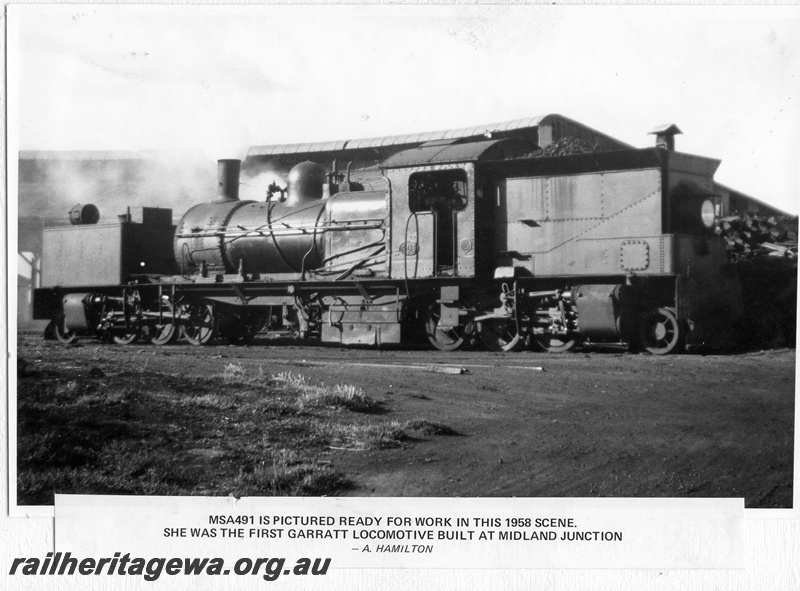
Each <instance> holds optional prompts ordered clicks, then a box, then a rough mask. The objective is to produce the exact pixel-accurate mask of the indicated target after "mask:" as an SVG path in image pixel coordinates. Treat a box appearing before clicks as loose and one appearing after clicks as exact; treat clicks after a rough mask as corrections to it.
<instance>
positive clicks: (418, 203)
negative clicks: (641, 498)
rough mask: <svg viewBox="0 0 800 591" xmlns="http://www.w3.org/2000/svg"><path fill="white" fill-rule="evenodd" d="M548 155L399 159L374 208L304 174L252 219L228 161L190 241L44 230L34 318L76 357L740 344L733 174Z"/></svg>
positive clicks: (156, 232)
mask: <svg viewBox="0 0 800 591" xmlns="http://www.w3.org/2000/svg"><path fill="white" fill-rule="evenodd" d="M533 148H535V146H532V145H530V144H529V143H526V142H524V141H521V140H513V139H495V140H491V139H489V140H482V141H460V140H446V141H445V140H440V141H433V142H428V143H426V144H423V145H421V146H419V147H416V148H411V149H407V150H403V151H400V152H398V153H396V154H394V155H392V156H390V157H389V158H387V159H386V160H384V161H383V162H382V163H381V164H380V165H379V167H378V168H379V170H380V173H381V176H382V179H383V182H384V186H383V187H378V188H377V189H375V188H371V189H373V190H363V188H361V187H359V186H358V185H357V183H355V182H351V179H350V175H349V170H348V174H347V175H346V176H345V174H343V173H341V172H340V171H339V170H337V167H336V164H335V163H334V164H333V165H331V167H330V169H324V168H323V167H322V166H321V165H319V164H312V163H302V164H300V165H298V166H296V167H295V168H294V169H293V170H292V173H290V175H289V183H288V186H287V188H286V189H285V190H284V189H281V188H278V187H275V189H274V191H273V194H272V195H268V197H267V200H266V201H265V202H250V201H239V199H238V182H239V180H238V179H239V163H238V161H229V160H223V161H220V163H219V172H220V174H219V179H220V182H219V196H218V199H217V200H216V201H214V202H213V203H205V204H201V205H198V206H195V207H194V208H192V209H190V210H189V211H188V212H187V213H186V214H185V215H184V217H183V219H182V220H181V222H180V223H179V224H178V226H177V228H176V227H174V226H172V225H171V224H170V223H165V219H166V216H165V215H164V214H163V212H165V211H169V210H152V209H150V208H144V209H143V211H142V212H141V215H139V216H138V218H137V219H134V218H135V217H136V216H132V215H131V214H130V212H129V213H128V214H127V216H123V218H122V219H121V220H120V222H119V223H118V224H98V225H93V224H87V225H81V224H79V225H76V226H74V227H72V228H68V229H66V230H65V229H63V228H61V229H52V230H50V231H48V230H46V231H45V244H46V246H45V254H44V261H43V265H44V269H45V276H44V281H43V283H44V285H45V287H43V288H40V289H37V290H35V292H34V317H35V318H39V319H49V320H51V321H52V322H51V327H50V328H51V331H52V332H53V333H54V334H55V336H56V337H57V338H59V339H60V340H61V341H62V342H65V343H71V342H74V341H75V340H76V339H77V338H78V337H81V336H94V337H100V338H104V339H106V340H110V341H113V342H115V343H118V344H130V343H133V342H136V341H139V340H148V341H150V342H152V343H154V344H156V345H164V344H168V343H172V342H175V341H176V340H177V339H178V338H180V337H184V338H185V339H186V341H188V342H189V343H190V344H193V345H205V344H208V343H211V342H212V341H213V340H214V339H215V338H216V337H217V336H222V337H224V338H225V339H226V340H227V341H228V342H229V343H232V344H243V343H247V342H249V341H250V340H251V339H252V338H253V337H254V336H255V335H256V334H258V333H259V332H262V331H267V332H269V331H275V330H279V331H287V330H289V331H291V332H292V333H293V334H295V335H299V336H304V337H316V338H318V339H320V340H321V341H322V342H326V343H340V344H345V345H373V346H382V345H386V344H403V343H408V342H410V341H412V340H415V339H417V338H422V339H427V341H428V342H430V343H431V344H432V345H433V346H434V347H436V348H438V349H440V350H443V351H453V350H457V349H459V348H461V347H462V346H465V345H469V344H475V343H481V344H482V345H483V346H484V347H486V348H488V349H490V350H503V351H510V350H514V349H517V348H519V347H521V346H523V345H526V344H527V345H533V344H536V345H538V346H540V347H541V348H542V349H544V350H545V351H549V352H554V353H556V352H564V351H568V350H571V349H573V348H574V347H575V346H576V345H578V344H579V343H581V342H591V343H616V344H625V345H627V346H628V347H629V348H631V349H644V350H646V351H649V352H651V353H654V354H666V353H672V352H677V351H680V350H681V349H682V348H683V347H684V346H687V345H688V346H691V347H716V348H718V347H721V346H725V345H726V344H730V343H731V342H732V341H733V339H734V335H733V329H734V326H735V323H736V321H737V319H738V316H739V315H740V314H741V291H740V287H739V284H738V280H737V278H736V276H735V273H734V272H733V271H732V270H731V269H730V268H729V267H728V266H727V265H726V257H725V245H724V243H723V242H722V240H721V239H720V238H718V237H717V236H715V235H714V233H713V228H714V219H715V217H716V215H717V214H718V213H719V211H718V207H719V206H718V199H717V196H716V195H715V191H714V187H715V185H714V182H713V174H714V172H715V171H716V168H717V167H718V165H719V161H717V160H713V159H709V158H704V157H700V156H693V155H688V154H682V153H678V152H675V151H674V150H672V149H668V148H665V147H656V148H650V149H642V150H635V149H630V150H615V151H608V152H597V153H591V154H582V155H573V156H561V157H550V158H533V157H531V156H530V152H531V151H532V149H533ZM278 193H280V196H278ZM148 215H149V217H150V220H149V221H148ZM168 215H169V216H171V214H168ZM65 232H68V234H69V236H68V238H67V239H64V238H63V235H64V233H65ZM109 233H110V235H111V237H112V238H111V239H110V240H109V238H108V236H109ZM101 235H102V236H103V238H102V239H101V240H102V242H103V243H104V244H118V245H120V246H119V248H118V249H114V248H111V249H110V252H108V254H107V256H105V257H98V261H105V262H104V263H100V262H98V261H94V260H92V259H91V257H89V256H86V255H83V254H81V255H79V258H78V259H76V258H75V255H74V253H75V252H80V253H82V252H84V250H86V249H88V248H89V247H90V246H94V245H96V244H97V242H99V241H101V240H98V238H99V237H100V236H101ZM58 236H62V238H58ZM117 236H118V237H117ZM115 240H116V242H115ZM48 242H49V243H50V244H51V245H53V244H60V247H56V248H54V247H52V246H51V248H50V251H48V249H47V243H48ZM125 245H127V246H125ZM173 246H174V257H172V256H171V255H172V252H167V251H168V250H170V247H173ZM48 252H50V253H51V254H50V255H49V256H48ZM154 253H155V254H154ZM109 260H111V263H110V267H111V271H110V272H109V271H108V267H109V264H108V261H109ZM137 267H138V268H137ZM78 268H80V269H81V271H80V272H78V271H77V270H76V269H78ZM48 269H50V276H51V277H50V279H49V280H48V277H47V272H48V271H47V270H48ZM99 269H104V271H103V272H102V273H101V272H100V271H99ZM57 270H58V271H57ZM135 270H142V271H146V272H134V271H135ZM110 278H111V279H110Z"/></svg>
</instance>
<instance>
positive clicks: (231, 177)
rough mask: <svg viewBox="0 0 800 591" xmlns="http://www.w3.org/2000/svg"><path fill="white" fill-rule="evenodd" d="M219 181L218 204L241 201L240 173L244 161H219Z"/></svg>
mask: <svg viewBox="0 0 800 591" xmlns="http://www.w3.org/2000/svg"><path fill="white" fill-rule="evenodd" d="M217 165H218V166H219V168H218V169H217V179H218V182H219V191H218V195H219V199H217V202H218V203H222V202H225V201H239V171H240V170H241V168H242V161H241V160H236V159H228V160H217Z"/></svg>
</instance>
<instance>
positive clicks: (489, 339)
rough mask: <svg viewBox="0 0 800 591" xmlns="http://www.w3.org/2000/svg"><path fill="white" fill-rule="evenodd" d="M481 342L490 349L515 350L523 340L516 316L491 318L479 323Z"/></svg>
mask: <svg viewBox="0 0 800 591" xmlns="http://www.w3.org/2000/svg"><path fill="white" fill-rule="evenodd" d="M478 331H479V334H480V340H481V344H482V345H483V346H484V347H485V348H486V349H488V350H489V351H515V350H517V349H518V348H519V346H520V344H521V343H522V342H523V339H522V335H521V334H520V331H519V330H518V327H517V321H516V319H515V318H490V319H488V320H483V321H481V322H480V323H478Z"/></svg>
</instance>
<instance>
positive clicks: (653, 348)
mask: <svg viewBox="0 0 800 591" xmlns="http://www.w3.org/2000/svg"><path fill="white" fill-rule="evenodd" d="M683 337H684V334H683V330H682V328H681V324H680V322H679V321H678V317H677V315H676V314H675V311H674V310H672V309H671V308H653V309H652V310H650V311H649V312H647V313H646V314H645V315H644V316H643V317H642V319H641V322H640V324H639V339H640V344H641V346H642V347H643V348H644V349H645V350H646V351H649V352H650V353H652V354H653V355H666V354H668V353H674V352H676V351H679V350H680V349H681V346H682V344H683Z"/></svg>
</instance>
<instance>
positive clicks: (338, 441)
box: [319, 421, 408, 450]
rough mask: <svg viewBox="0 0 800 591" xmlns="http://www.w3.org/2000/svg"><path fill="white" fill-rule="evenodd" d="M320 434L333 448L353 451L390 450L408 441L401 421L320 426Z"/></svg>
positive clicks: (324, 424)
mask: <svg viewBox="0 0 800 591" xmlns="http://www.w3.org/2000/svg"><path fill="white" fill-rule="evenodd" d="M319 429H320V432H321V433H322V434H323V435H324V437H325V438H327V439H329V440H330V445H331V447H338V448H344V449H352V450H366V449H388V448H393V447H400V444H401V442H402V441H404V440H406V439H408V435H407V434H406V432H405V431H404V430H403V424H402V423H400V422H399V421H385V422H381V423H369V424H364V425H360V424H349V425H343V424H339V423H332V424H326V423H323V424H320V425H319Z"/></svg>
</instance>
